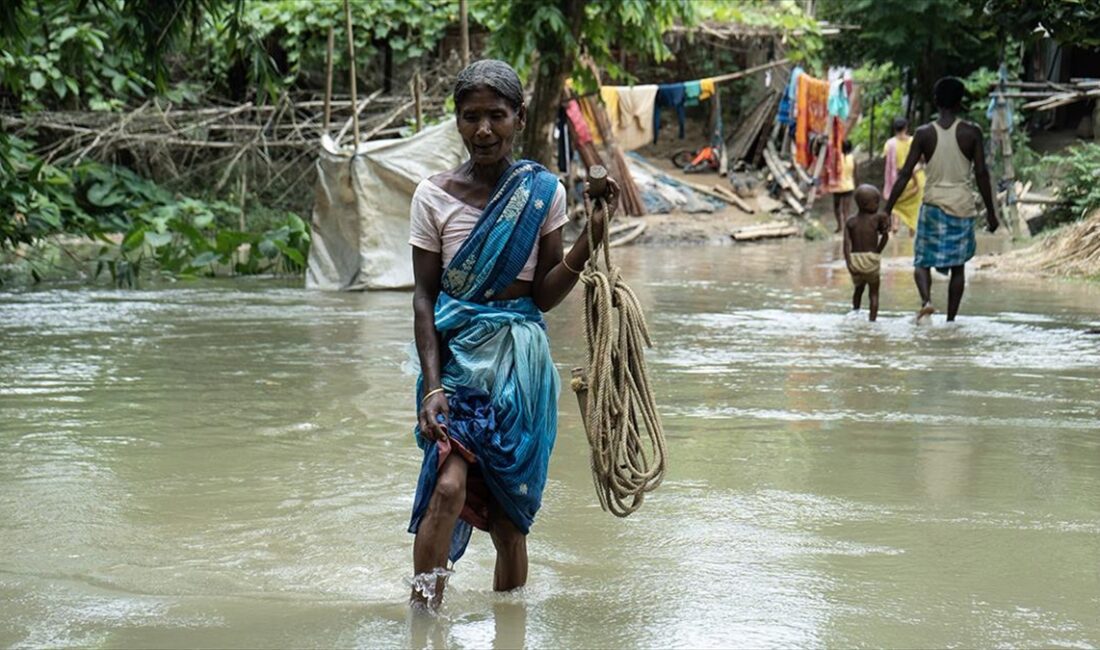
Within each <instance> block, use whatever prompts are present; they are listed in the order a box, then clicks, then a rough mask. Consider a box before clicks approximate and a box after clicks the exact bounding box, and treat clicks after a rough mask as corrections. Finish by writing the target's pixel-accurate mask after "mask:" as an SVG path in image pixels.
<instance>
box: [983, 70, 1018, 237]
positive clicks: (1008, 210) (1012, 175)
mask: <svg viewBox="0 0 1100 650" xmlns="http://www.w3.org/2000/svg"><path fill="white" fill-rule="evenodd" d="M1009 101H1010V100H1008V99H1005V98H1004V94H1003V93H1002V92H1001V91H999V90H998V91H997V92H995V93H994V94H993V106H994V110H993V120H992V124H991V130H992V132H993V134H992V135H993V150H994V151H997V150H998V149H999V150H1000V154H1001V164H1002V170H1001V181H1002V182H1001V184H1002V185H1004V188H1005V193H1004V203H1003V204H1002V205H1001V216H1002V217H1003V218H1004V220H1005V223H1006V225H1007V226H1008V229H1009V232H1011V233H1012V234H1013V235H1014V236H1019V235H1021V234H1022V233H1023V228H1021V227H1020V220H1019V219H1018V216H1017V213H1016V166H1015V165H1014V164H1013V163H1012V137H1011V134H1010V133H1009V129H1008V115H1007V110H1006V109H1007V104H1008V102H1009ZM998 145H1000V146H998Z"/></svg>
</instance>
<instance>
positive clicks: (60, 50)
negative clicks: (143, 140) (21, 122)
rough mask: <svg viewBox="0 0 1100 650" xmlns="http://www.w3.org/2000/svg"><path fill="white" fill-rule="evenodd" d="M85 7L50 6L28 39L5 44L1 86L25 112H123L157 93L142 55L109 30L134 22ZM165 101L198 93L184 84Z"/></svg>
mask: <svg viewBox="0 0 1100 650" xmlns="http://www.w3.org/2000/svg"><path fill="white" fill-rule="evenodd" d="M81 5H82V6H75V5H74V6H67V5H66V3H48V4H47V5H46V6H47V7H48V8H47V9H45V14H44V15H39V16H36V17H34V19H33V21H35V23H36V24H35V23H32V22H31V21H28V24H25V25H23V31H24V32H25V33H24V36H23V38H18V39H4V40H2V41H0V83H2V84H3V86H4V87H5V88H7V89H8V90H9V91H10V92H11V93H12V94H13V95H14V97H15V98H16V99H17V100H18V104H19V107H20V108H21V109H23V110H39V109H43V108H47V107H64V108H69V109H80V108H89V109H91V110H118V109H120V108H122V107H124V106H126V104H127V103H129V102H131V101H132V100H134V99H143V98H145V97H146V96H148V95H150V94H151V93H152V92H153V91H154V90H155V88H156V87H155V84H154V81H153V80H152V79H151V78H149V77H148V76H146V74H145V71H146V67H147V66H145V64H144V61H143V58H142V55H141V53H140V52H139V51H137V50H136V49H134V48H127V47H120V46H118V44H117V43H116V42H113V36H112V34H111V33H109V32H108V31H107V30H106V29H104V26H106V25H110V26H111V27H112V31H114V32H118V31H122V30H124V29H126V28H131V29H132V28H133V25H129V24H128V23H132V22H133V20H134V19H133V18H132V17H122V16H119V15H117V14H114V13H106V12H105V11H104V10H103V9H102V7H101V6H100V5H99V4H98V3H81ZM112 23H118V24H112ZM165 96H166V97H167V98H168V99H171V100H173V101H180V100H183V99H189V98H192V99H193V97H194V92H193V90H192V89H191V87H190V86H189V85H186V84H181V85H180V86H178V87H176V88H173V89H168V90H167V91H166V93H165Z"/></svg>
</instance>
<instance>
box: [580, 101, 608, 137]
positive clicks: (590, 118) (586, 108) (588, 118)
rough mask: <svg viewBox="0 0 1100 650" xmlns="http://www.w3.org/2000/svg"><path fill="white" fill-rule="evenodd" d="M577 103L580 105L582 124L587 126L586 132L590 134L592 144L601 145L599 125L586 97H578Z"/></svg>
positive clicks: (590, 103)
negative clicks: (582, 117)
mask: <svg viewBox="0 0 1100 650" xmlns="http://www.w3.org/2000/svg"><path fill="white" fill-rule="evenodd" d="M577 103H579V104H580V107H581V115H583V116H584V123H585V124H587V125H588V132H589V133H591V134H592V142H594V143H596V144H603V138H602V137H601V136H600V123H599V122H597V121H596V112H595V111H594V110H593V109H592V102H591V101H589V98H587V97H580V98H578V99H577Z"/></svg>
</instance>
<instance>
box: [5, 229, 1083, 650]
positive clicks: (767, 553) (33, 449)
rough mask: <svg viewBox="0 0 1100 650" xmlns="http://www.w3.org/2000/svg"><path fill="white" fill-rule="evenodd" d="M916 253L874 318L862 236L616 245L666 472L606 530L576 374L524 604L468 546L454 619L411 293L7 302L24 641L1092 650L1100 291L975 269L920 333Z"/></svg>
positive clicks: (217, 287) (40, 293)
mask: <svg viewBox="0 0 1100 650" xmlns="http://www.w3.org/2000/svg"><path fill="white" fill-rule="evenodd" d="M983 244H984V243H983ZM908 246H909V244H908V242H906V241H901V242H898V243H897V244H896V245H893V246H891V248H890V249H889V251H890V252H891V253H892V254H894V255H896V256H898V258H899V259H898V260H897V262H896V264H893V263H892V264H889V265H888V269H889V270H888V271H887V275H886V278H885V280H884V284H883V299H882V304H883V309H882V314H881V320H880V322H879V323H877V324H869V323H867V322H866V321H865V320H863V319H862V318H860V317H856V316H852V315H848V314H847V311H848V308H849V305H848V303H849V300H850V293H851V289H850V284H849V281H848V278H847V277H846V274H845V273H844V272H843V269H842V267H839V266H837V265H836V264H835V263H834V260H835V259H836V258H837V256H838V254H839V243H838V242H835V241H834V242H825V243H817V244H807V243H802V242H784V243H774V244H759V245H747V246H743V247H739V248H733V247H680V248H640V247H639V248H631V249H622V250H618V249H617V250H616V251H615V255H616V258H617V260H618V261H619V262H620V263H621V265H622V266H623V269H624V273H625V276H626V278H627V279H628V281H629V282H630V283H631V285H632V286H633V287H634V288H635V290H636V291H637V292H638V294H639V296H640V298H641V300H642V302H643V304H644V306H645V308H646V310H647V314H648V317H649V322H650V325H651V327H652V330H653V335H654V338H655V339H656V342H657V345H658V347H657V348H656V349H655V350H654V351H653V352H652V353H651V355H650V357H649V360H650V369H651V372H652V374H653V380H654V382H655V387H656V393H657V399H658V402H659V405H660V409H661V412H662V414H663V417H664V422H665V428H666V435H667V436H668V439H669V446H670V455H671V466H670V470H669V474H668V478H667V480H666V482H665V483H664V485H663V486H661V488H660V489H659V490H658V491H657V492H655V493H654V494H653V495H652V496H651V498H650V499H649V500H647V502H646V503H645V505H644V506H643V508H642V509H641V511H640V512H639V513H637V514H636V515H634V516H632V517H630V518H629V519H626V520H620V519H616V518H614V517H612V516H611V515H609V514H607V513H604V512H602V511H601V510H600V509H599V506H598V505H597V501H596V496H595V493H594V491H593V487H592V482H591V478H590V473H589V466H588V457H587V454H588V449H587V443H586V442H585V439H584V434H583V431H582V429H581V423H580V421H579V419H578V411H577V405H576V401H575V399H574V397H573V394H572V393H571V392H569V389H568V383H567V382H566V383H565V384H563V386H564V391H565V392H563V394H562V397H561V401H560V414H561V418H560V430H559V433H558V442H557V446H556V448H555V451H554V456H553V459H552V461H551V464H550V479H549V483H548V487H547V490H546V493H545V498H544V502H543V508H542V511H541V513H540V515H539V518H538V520H537V521H536V523H535V527H534V529H533V534H532V536H531V538H530V541H529V546H530V553H531V574H530V583H529V585H528V586H527V587H526V588H525V589H524V590H522V593H516V594H508V595H496V594H494V593H493V592H492V591H491V581H492V567H493V557H494V556H493V552H492V544H491V542H490V541H489V539H488V536H487V535H484V534H479V533H475V536H474V539H473V540H472V542H471V545H470V549H469V551H468V553H467V555H466V557H465V558H463V559H462V560H461V561H459V563H458V566H457V568H456V569H457V570H456V573H455V575H454V577H453V578H452V580H451V583H450V586H449V591H448V595H447V602H446V604H445V607H444V609H443V611H442V612H441V613H440V614H439V615H438V616H436V617H424V616H412V615H410V614H409V612H408V609H407V607H406V605H405V601H406V598H407V594H408V587H407V586H406V584H407V580H408V579H409V578H410V577H411V548H412V537H411V536H410V535H409V534H408V533H406V532H405V528H406V526H407V525H408V519H409V508H410V505H411V501H412V494H413V489H414V486H415V483H416V477H417V472H418V468H419V464H420V455H419V452H418V451H417V449H416V448H415V445H414V442H413V440H412V436H411V427H412V424H413V421H414V415H413V398H412V393H411V391H412V384H413V378H412V377H411V376H409V375H407V374H405V373H404V372H403V369H402V368H403V364H404V362H405V359H406V354H407V346H408V343H409V341H410V339H411V336H412V329H411V306H410V303H411V300H410V295H409V294H407V293H368V294H351V295H348V294H332V293H311V292H306V291H304V290H301V289H299V288H297V287H294V286H290V285H289V284H287V283H285V282H273V281H255V280H237V281H220V282H210V283H179V284H174V285H167V286H163V285H162V286H159V287H157V288H155V289H148V290H141V291H116V290H110V289H103V288H86V287H60V288H58V287H54V288H45V289H38V290H29V291H15V292H8V293H0V342H2V344H0V646H4V647H7V646H16V647H44V646H49V647H55V646H97V647H114V648H147V647H356V646H358V647H369V648H374V647H407V646H417V647H422V646H433V647H444V646H446V647H460V648H461V647H517V646H524V645H525V646H529V647H540V648H556V647H692V648H695V647H707V646H720V647H729V646H738V647H746V646H747V647H780V646H781V647H791V646H812V647H816V646H843V647H850V646H904V647H929V646H955V647H1017V646H1064V647H1072V648H1095V647H1097V646H1100V336H1095V335H1089V334H1087V333H1086V332H1087V330H1088V329H1089V328H1090V327H1095V326H1097V325H1100V285H1097V284H1088V283H1072V282H1053V281H1038V280H1032V281H1020V280H1014V279H1008V278H1001V277H994V276H990V275H986V276H982V275H980V274H976V275H974V277H972V278H971V279H970V283H969V289H968V294H967V296H966V298H965V301H964V305H963V313H962V317H961V320H960V322H959V323H958V324H957V325H954V326H948V325H946V324H945V323H944V322H943V318H942V315H937V316H936V320H935V322H934V323H933V324H932V325H931V326H916V325H914V323H913V322H912V319H911V314H912V312H913V311H914V310H915V309H916V307H917V298H916V295H915V291H914V290H913V288H912V283H911V279H910V274H909V267H908V265H907V264H906V261H905V260H904V259H902V258H903V257H904V256H905V255H906V251H907V247H908ZM934 290H935V292H936V295H935V297H936V303H937V306H939V307H940V308H941V309H942V308H943V305H944V303H945V299H946V298H945V290H946V284H945V282H944V281H943V280H942V279H940V278H939V277H937V279H936V285H935V287H934ZM579 298H580V294H579V292H577V293H575V294H574V295H573V296H571V297H570V298H569V299H568V300H567V301H566V302H565V303H564V304H563V305H562V306H561V307H559V308H558V309H557V310H555V311H554V312H552V313H551V314H550V315H549V329H550V336H551V339H552V348H553V353H554V357H555V360H556V362H557V364H558V366H559V369H560V370H562V372H563V374H564V375H566V376H568V370H569V368H570V367H571V366H573V365H578V364H579V363H580V362H582V361H583V354H584V352H583V340H582V336H583V327H582V325H581V322H580V320H579V318H580V308H581V304H580V299H579Z"/></svg>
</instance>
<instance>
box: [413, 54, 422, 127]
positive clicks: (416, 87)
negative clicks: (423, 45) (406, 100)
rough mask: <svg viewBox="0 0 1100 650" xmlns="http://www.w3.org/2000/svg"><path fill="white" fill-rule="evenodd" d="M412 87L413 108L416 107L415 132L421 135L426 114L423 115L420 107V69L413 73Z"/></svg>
mask: <svg viewBox="0 0 1100 650" xmlns="http://www.w3.org/2000/svg"><path fill="white" fill-rule="evenodd" d="M411 85H412V96H413V107H414V110H415V111H416V131H415V133H420V129H422V128H424V113H423V111H422V110H421V107H420V68H417V69H416V71H415V72H413V78H412V83H411Z"/></svg>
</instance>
